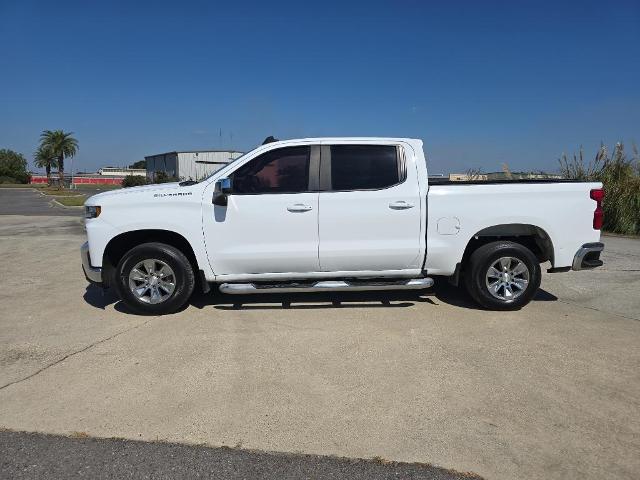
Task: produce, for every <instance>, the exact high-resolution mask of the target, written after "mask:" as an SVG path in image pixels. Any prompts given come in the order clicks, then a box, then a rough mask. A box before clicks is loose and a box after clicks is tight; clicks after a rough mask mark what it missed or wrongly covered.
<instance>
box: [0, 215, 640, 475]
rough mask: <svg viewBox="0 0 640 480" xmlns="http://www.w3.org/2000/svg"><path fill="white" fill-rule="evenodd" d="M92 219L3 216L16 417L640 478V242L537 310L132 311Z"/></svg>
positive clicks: (377, 302)
mask: <svg viewBox="0 0 640 480" xmlns="http://www.w3.org/2000/svg"><path fill="white" fill-rule="evenodd" d="M82 241H84V238H83V230H82V223H81V219H78V218H65V217H18V216H11V217H8V216H0V264H1V265H2V275H1V276H0V426H3V427H6V428H11V429H16V430H28V431H39V432H47V433H55V434H62V435H68V434H70V433H71V432H84V433H86V434H88V435H90V436H96V437H112V436H116V437H124V438H129V439H141V440H149V441H151V440H157V439H160V440H167V441H172V442H186V443H194V444H199V443H207V444H209V445H213V446H225V445H226V446H236V445H241V446H242V447H243V448H248V449H256V450H266V451H275V452H302V453H307V454H318V455H338V456H347V457H354V458H371V457H374V456H380V457H383V458H385V459H389V460H397V461H406V462H429V463H433V464H436V465H440V466H443V467H446V468H453V469H455V470H458V471H473V472H476V473H477V474H480V475H482V476H485V477H486V478H498V479H500V478H504V479H512V478H523V477H526V478H530V479H552V478H558V479H559V478H594V479H595V478H598V479H600V478H629V479H631V478H635V477H636V475H637V472H638V471H640V415H639V412H640V400H639V399H640V373H639V372H640V368H639V367H640V349H638V345H639V344H640V322H639V320H640V296H639V295H638V292H639V291H640V242H637V241H635V240H628V239H621V238H616V237H605V238H604V241H605V244H606V250H605V255H604V260H605V265H606V267H605V268H603V269H599V270H596V271H593V272H571V273H567V274H555V275H545V276H544V279H543V285H542V287H543V291H541V293H540V295H539V296H538V297H537V300H536V301H534V302H532V304H531V305H529V306H528V307H526V308H524V309H523V310H521V311H519V312H486V311H482V310H479V309H476V308H475V307H474V306H473V305H472V304H471V303H469V301H468V300H467V298H466V296H465V295H463V294H461V293H459V292H457V291H456V290H453V289H452V288H449V287H447V286H446V285H440V286H438V288H437V290H436V293H435V295H434V294H429V295H424V294H423V295H420V294H415V293H411V294H407V293H403V294H386V295H381V294H364V293H363V294H351V295H345V294H343V295H340V296H328V295H325V296H306V297H301V296H293V295H290V296H271V297H267V296H262V297H250V298H249V297H245V298H235V297H233V298H229V297H224V296H222V295H217V296H210V297H202V296H200V297H197V298H196V299H194V302H193V305H191V306H190V307H189V308H187V309H186V310H184V311H182V312H179V313H177V314H175V315H171V316H166V317H139V316H135V315H131V314H128V313H126V311H125V310H124V308H123V307H122V306H121V304H120V303H118V302H117V301H116V299H115V298H114V297H113V296H112V295H111V294H110V293H106V294H104V295H103V294H102V292H101V291H99V290H97V289H94V288H92V287H89V288H87V285H86V283H85V281H84V278H83V277H82V274H81V271H80V264H79V258H78V247H79V245H80V244H81V243H82Z"/></svg>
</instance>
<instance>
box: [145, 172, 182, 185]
mask: <svg viewBox="0 0 640 480" xmlns="http://www.w3.org/2000/svg"><path fill="white" fill-rule="evenodd" d="M177 181H179V180H178V178H177V177H173V176H169V175H168V174H167V172H163V171H159V172H156V174H155V175H154V178H153V182H151V183H171V182H177Z"/></svg>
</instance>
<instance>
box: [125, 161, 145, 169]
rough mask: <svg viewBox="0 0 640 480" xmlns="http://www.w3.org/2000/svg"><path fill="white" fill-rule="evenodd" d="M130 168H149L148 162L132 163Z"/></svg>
mask: <svg viewBox="0 0 640 480" xmlns="http://www.w3.org/2000/svg"><path fill="white" fill-rule="evenodd" d="M129 168H147V161H146V160H138V161H137V162H135V163H132V164H131V165H129Z"/></svg>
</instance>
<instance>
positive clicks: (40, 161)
mask: <svg viewBox="0 0 640 480" xmlns="http://www.w3.org/2000/svg"><path fill="white" fill-rule="evenodd" d="M33 156H34V158H35V162H34V164H35V166H36V167H38V168H44V169H45V170H46V172H47V183H48V184H49V185H51V167H52V166H53V167H55V166H56V163H57V162H56V158H55V157H54V155H53V154H52V153H51V152H50V151H49V149H48V148H47V147H45V146H44V145H40V146H39V147H38V149H37V150H36V152H35V153H34V154H33Z"/></svg>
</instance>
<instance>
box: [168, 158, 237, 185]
mask: <svg viewBox="0 0 640 480" xmlns="http://www.w3.org/2000/svg"><path fill="white" fill-rule="evenodd" d="M240 155H242V153H240V152H226V151H225V152H222V151H221V152H178V177H180V179H181V180H201V179H203V178H204V177H206V176H208V175H211V174H212V173H214V172H217V171H218V170H220V169H221V168H222V167H224V166H225V165H226V164H227V163H229V162H230V161H231V160H233V159H234V158H238V157H239V156H240Z"/></svg>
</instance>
